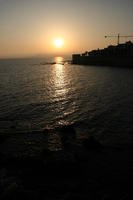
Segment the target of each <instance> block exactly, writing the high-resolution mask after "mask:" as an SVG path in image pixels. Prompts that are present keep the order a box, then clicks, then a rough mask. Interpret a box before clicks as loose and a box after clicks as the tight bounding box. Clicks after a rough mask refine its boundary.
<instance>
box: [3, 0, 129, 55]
mask: <svg viewBox="0 0 133 200" xmlns="http://www.w3.org/2000/svg"><path fill="white" fill-rule="evenodd" d="M132 20H133V0H0V57H21V56H31V55H39V54H45V53H46V54H49V53H50V54H52V53H58V54H61V53H69V54H71V53H72V52H73V53H75V52H82V51H86V50H91V49H94V48H98V47H99V48H102V47H104V46H107V45H108V44H111V43H112V44H113V43H116V39H105V38H104V35H106V34H109V35H110V34H118V33H120V34H122V35H133V21H132ZM58 37H60V38H63V39H64V47H63V48H62V49H60V50H57V49H56V48H54V46H53V39H54V38H58Z"/></svg>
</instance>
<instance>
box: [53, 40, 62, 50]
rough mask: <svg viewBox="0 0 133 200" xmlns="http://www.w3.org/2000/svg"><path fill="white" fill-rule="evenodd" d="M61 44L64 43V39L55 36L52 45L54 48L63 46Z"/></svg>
mask: <svg viewBox="0 0 133 200" xmlns="http://www.w3.org/2000/svg"><path fill="white" fill-rule="evenodd" d="M63 44H64V41H63V39H61V38H57V39H55V40H54V46H55V47H56V48H61V47H62V46H63Z"/></svg>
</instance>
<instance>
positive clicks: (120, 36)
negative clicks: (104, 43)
mask: <svg viewBox="0 0 133 200" xmlns="http://www.w3.org/2000/svg"><path fill="white" fill-rule="evenodd" d="M113 37H114V38H117V44H118V45H119V44H120V38H131V37H133V35H120V34H119V33H118V35H106V36H105V38H113Z"/></svg>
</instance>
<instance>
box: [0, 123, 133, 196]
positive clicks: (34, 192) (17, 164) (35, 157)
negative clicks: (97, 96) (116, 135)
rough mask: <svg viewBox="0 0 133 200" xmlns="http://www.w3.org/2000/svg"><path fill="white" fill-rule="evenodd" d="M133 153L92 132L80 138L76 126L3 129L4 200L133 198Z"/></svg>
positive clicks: (0, 178)
mask: <svg viewBox="0 0 133 200" xmlns="http://www.w3.org/2000/svg"><path fill="white" fill-rule="evenodd" d="M132 153H133V150H132V147H130V148H129V147H127V146H124V147H121V148H119V147H111V146H104V145H103V144H101V142H100V141H97V139H96V138H94V137H92V136H91V137H88V138H86V139H80V140H79V139H78V138H77V134H76V132H75V130H74V128H73V127H72V126H64V127H61V128H60V129H57V130H51V129H45V130H44V131H42V132H40V131H39V132H38V131H35V132H32V133H19V134H18V133H11V134H8V135H4V134H2V133H1V134H0V199H2V200H7V199H8V200H18V199H19V200H21V199H22V200H23V199H33V200H34V199H42V200H44V199H46V200H79V199H81V200H115V199H116V200H127V199H132V197H133V195H132V190H131V185H132V180H133V158H132ZM130 181H131V183H130ZM129 183H130V184H129ZM129 195H132V197H130V198H129Z"/></svg>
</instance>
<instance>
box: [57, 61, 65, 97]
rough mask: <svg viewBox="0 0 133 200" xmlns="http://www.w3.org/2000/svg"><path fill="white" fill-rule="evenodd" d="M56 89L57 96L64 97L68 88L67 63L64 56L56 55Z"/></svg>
mask: <svg viewBox="0 0 133 200" xmlns="http://www.w3.org/2000/svg"><path fill="white" fill-rule="evenodd" d="M55 62H56V64H55V66H54V67H55V77H54V79H55V89H56V91H55V92H56V97H61V96H62V97H63V96H64V95H65V94H66V93H67V91H68V89H67V87H66V85H67V77H66V69H65V65H64V64H63V58H62V57H56V58H55Z"/></svg>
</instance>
